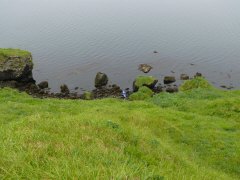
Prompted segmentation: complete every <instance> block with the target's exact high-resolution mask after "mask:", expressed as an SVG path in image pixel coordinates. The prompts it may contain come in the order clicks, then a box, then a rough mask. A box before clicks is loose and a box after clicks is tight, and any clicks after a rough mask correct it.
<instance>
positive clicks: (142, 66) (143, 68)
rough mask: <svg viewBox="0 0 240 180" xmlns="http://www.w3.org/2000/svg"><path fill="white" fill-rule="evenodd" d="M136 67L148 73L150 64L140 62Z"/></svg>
mask: <svg viewBox="0 0 240 180" xmlns="http://www.w3.org/2000/svg"><path fill="white" fill-rule="evenodd" d="M138 69H139V70H140V71H142V72H144V73H148V72H149V71H151V69H152V66H150V65H148V64H140V65H139V67H138Z"/></svg>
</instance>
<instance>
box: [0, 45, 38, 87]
mask: <svg viewBox="0 0 240 180" xmlns="http://www.w3.org/2000/svg"><path fill="white" fill-rule="evenodd" d="M32 69H33V62H32V55H31V53H30V52H27V51H23V50H19V49H0V81H18V82H33V81H34V80H33V77H32Z"/></svg>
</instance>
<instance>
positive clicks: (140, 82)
mask: <svg viewBox="0 0 240 180" xmlns="http://www.w3.org/2000/svg"><path fill="white" fill-rule="evenodd" d="M157 82H158V80H157V79H156V78H154V77H153V76H138V77H137V78H136V79H135V81H134V83H133V91H135V92H136V91H137V90H138V89H139V88H140V87H143V86H147V87H149V88H153V87H154V86H155V85H156V83H157Z"/></svg>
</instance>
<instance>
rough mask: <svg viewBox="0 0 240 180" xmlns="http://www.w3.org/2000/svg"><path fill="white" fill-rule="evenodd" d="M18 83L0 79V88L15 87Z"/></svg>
mask: <svg viewBox="0 0 240 180" xmlns="http://www.w3.org/2000/svg"><path fill="white" fill-rule="evenodd" d="M17 86H18V83H17V81H0V88H4V87H10V88H17Z"/></svg>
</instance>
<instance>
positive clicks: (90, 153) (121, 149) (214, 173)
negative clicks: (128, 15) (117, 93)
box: [0, 88, 240, 180]
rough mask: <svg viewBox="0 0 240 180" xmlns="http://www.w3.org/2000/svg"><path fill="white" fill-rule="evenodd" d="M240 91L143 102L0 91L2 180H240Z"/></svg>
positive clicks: (205, 92)
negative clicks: (51, 96) (90, 99)
mask: <svg viewBox="0 0 240 180" xmlns="http://www.w3.org/2000/svg"><path fill="white" fill-rule="evenodd" d="M239 139H240V91H220V90H216V89H214V88H210V89H202V88H197V89H193V90H191V91H184V92H179V93H176V94H168V93H161V94H158V95H155V96H154V97H153V98H150V99H148V100H145V101H124V100H117V99H103V100H93V101H81V100H57V99H45V100H41V99H33V98H32V97H30V96H28V95H26V94H24V93H19V92H17V91H15V90H11V89H2V90H0V157H1V158H0V179H174V180H175V179H194V180H195V179H201V180H202V179H216V180H219V179H224V180H225V179H239V178H240V141H239Z"/></svg>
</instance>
